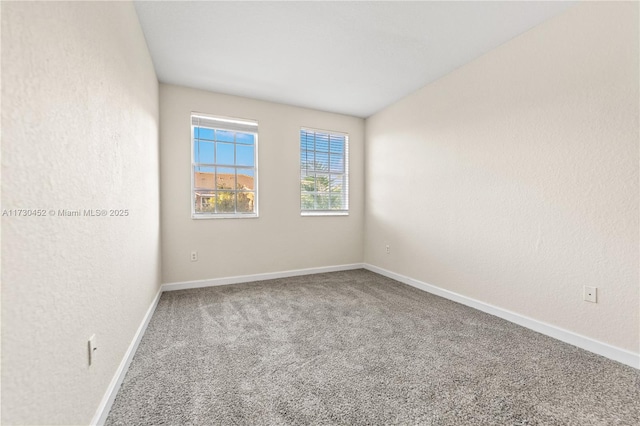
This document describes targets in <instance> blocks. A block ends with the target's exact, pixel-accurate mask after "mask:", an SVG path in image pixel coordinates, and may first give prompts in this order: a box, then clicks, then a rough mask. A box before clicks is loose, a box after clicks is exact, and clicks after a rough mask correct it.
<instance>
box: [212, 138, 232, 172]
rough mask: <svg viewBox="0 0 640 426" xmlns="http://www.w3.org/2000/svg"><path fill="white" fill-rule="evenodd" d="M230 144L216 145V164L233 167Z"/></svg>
mask: <svg viewBox="0 0 640 426" xmlns="http://www.w3.org/2000/svg"><path fill="white" fill-rule="evenodd" d="M233 147H234V145H233V144H232V143H216V164H227V165H230V166H232V165H234V156H233Z"/></svg>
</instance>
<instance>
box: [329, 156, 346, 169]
mask: <svg viewBox="0 0 640 426" xmlns="http://www.w3.org/2000/svg"><path fill="white" fill-rule="evenodd" d="M330 160H331V164H330V165H329V171H331V172H337V173H342V172H343V171H344V157H343V156H342V155H341V154H331V158H330Z"/></svg>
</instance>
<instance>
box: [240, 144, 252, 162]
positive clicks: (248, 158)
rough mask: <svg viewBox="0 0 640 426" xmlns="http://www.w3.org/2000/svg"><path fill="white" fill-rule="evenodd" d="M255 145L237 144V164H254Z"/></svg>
mask: <svg viewBox="0 0 640 426" xmlns="http://www.w3.org/2000/svg"><path fill="white" fill-rule="evenodd" d="M253 164H254V161H253V145H236V165H238V166H253Z"/></svg>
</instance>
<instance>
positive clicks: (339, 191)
mask: <svg viewBox="0 0 640 426" xmlns="http://www.w3.org/2000/svg"><path fill="white" fill-rule="evenodd" d="M300 210H301V214H302V215H308V216H310V215H347V214H349V136H348V135H346V134H343V133H336V132H327V131H322V130H311V129H301V130H300Z"/></svg>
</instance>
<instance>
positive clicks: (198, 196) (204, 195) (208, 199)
mask: <svg viewBox="0 0 640 426" xmlns="http://www.w3.org/2000/svg"><path fill="white" fill-rule="evenodd" d="M193 199H194V203H195V204H194V210H195V211H196V213H213V212H214V211H215V205H216V197H215V194H214V193H213V192H212V191H195V193H194V197H193Z"/></svg>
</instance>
